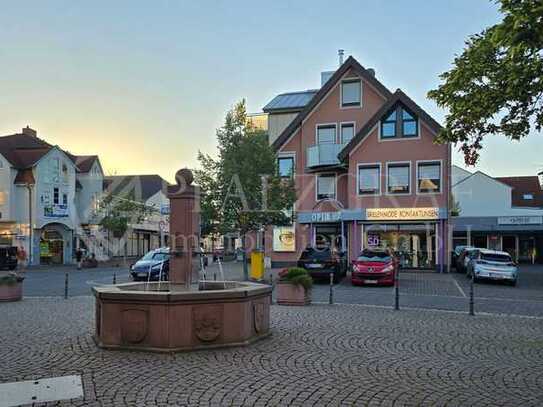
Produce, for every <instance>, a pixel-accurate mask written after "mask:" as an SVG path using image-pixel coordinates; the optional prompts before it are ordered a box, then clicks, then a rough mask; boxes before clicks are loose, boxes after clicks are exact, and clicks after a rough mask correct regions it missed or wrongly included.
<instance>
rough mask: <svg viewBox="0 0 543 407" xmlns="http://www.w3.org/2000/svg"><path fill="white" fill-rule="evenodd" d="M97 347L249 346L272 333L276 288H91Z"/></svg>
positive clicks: (225, 284) (219, 284) (222, 284)
mask: <svg viewBox="0 0 543 407" xmlns="http://www.w3.org/2000/svg"><path fill="white" fill-rule="evenodd" d="M92 291H93V293H94V296H95V297H96V332H95V336H94V338H95V341H96V343H97V344H98V346H100V347H102V348H109V349H135V350H149V351H163V352H175V351H186V350H194V349H204V348H215V347H224V346H241V345H248V344H250V343H252V342H254V341H255V340H258V339H261V338H264V337H266V336H268V335H269V334H270V302H271V293H272V287H271V286H269V285H264V284H257V283H249V282H236V281H206V282H200V284H199V286H194V287H190V288H187V287H185V285H184V284H175V283H168V282H161V283H158V282H152V283H126V284H117V285H108V286H101V287H93V288H92Z"/></svg>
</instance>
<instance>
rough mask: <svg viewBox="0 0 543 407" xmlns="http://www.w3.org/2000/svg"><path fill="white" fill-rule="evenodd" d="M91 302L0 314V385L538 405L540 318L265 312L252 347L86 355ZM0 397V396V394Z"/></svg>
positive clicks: (347, 308) (181, 396)
mask: <svg viewBox="0 0 543 407" xmlns="http://www.w3.org/2000/svg"><path fill="white" fill-rule="evenodd" d="M93 306H94V300H93V298H92V297H77V298H71V299H68V300H62V299H59V298H34V299H25V300H24V301H22V302H18V303H9V304H0V326H1V327H2V331H1V334H0V335H1V344H2V346H1V347H0V366H1V368H0V382H9V381H16V380H28V379H35V378H42V377H54V376H61V375H70V374H79V375H82V378H83V385H84V393H85V396H84V399H83V400H81V399H76V400H71V401H64V402H58V403H49V404H48V405H79V406H83V405H85V406H89V405H90V406H152V405H159V406H165V405H175V406H185V405H187V406H268V405H270V406H272V405H275V406H283V405H285V406H286V405H292V406H297V405H298V406H301V405H304V406H305V405H307V406H311V405H315V406H337V405H357V406H360V405H362V406H364V405H370V406H445V405H447V406H469V405H476V406H541V405H542V404H543V368H542V366H543V351H542V349H543V339H542V338H543V319H538V318H520V317H503V316H475V317H468V316H466V315H465V314H460V313H452V312H440V311H415V310H402V311H393V310H390V309H382V308H375V307H366V306H360V305H334V306H328V305H312V306H309V307H280V306H275V305H274V306H272V329H273V335H272V336H271V337H270V338H269V339H266V340H263V341H260V342H258V343H256V344H254V345H253V346H250V347H245V348H231V349H219V350H211V351H199V352H194V353H177V354H156V353H138V352H123V351H104V350H101V349H98V348H97V347H96V346H95V344H94V342H93V340H92V338H91V335H92V327H93ZM0 397H1V395H0Z"/></svg>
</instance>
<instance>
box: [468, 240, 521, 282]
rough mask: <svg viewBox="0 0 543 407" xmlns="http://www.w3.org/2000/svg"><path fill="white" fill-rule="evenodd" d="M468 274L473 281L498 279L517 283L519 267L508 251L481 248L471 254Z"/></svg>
mask: <svg viewBox="0 0 543 407" xmlns="http://www.w3.org/2000/svg"><path fill="white" fill-rule="evenodd" d="M466 275H467V276H468V277H470V278H471V277H473V281H474V282H477V281H479V280H498V281H504V282H507V283H509V284H511V285H516V284H517V280H518V267H517V265H516V264H515V263H514V262H513V259H511V255H510V254H509V253H507V252H500V251H497V250H488V249H479V250H478V251H477V252H475V253H474V254H472V256H470V261H469V264H468V268H467V272H466Z"/></svg>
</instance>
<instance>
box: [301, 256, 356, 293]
mask: <svg viewBox="0 0 543 407" xmlns="http://www.w3.org/2000/svg"><path fill="white" fill-rule="evenodd" d="M298 267H302V268H304V269H306V270H307V271H308V272H309V275H310V276H311V277H312V278H313V279H314V280H328V279H330V273H333V274H334V277H333V279H334V284H336V283H339V282H340V281H341V278H342V277H344V276H345V275H346V274H347V271H346V270H345V269H344V268H342V267H341V257H340V256H339V255H336V254H334V253H333V252H332V250H331V249H330V248H329V247H325V248H314V247H308V248H306V249H305V250H304V251H303V252H302V255H301V256H300V259H299V260H298Z"/></svg>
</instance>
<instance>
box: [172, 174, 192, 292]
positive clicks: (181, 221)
mask: <svg viewBox="0 0 543 407" xmlns="http://www.w3.org/2000/svg"><path fill="white" fill-rule="evenodd" d="M175 179H176V182H177V184H176V185H171V186H169V187H168V198H169V199H170V252H171V254H172V256H171V258H170V272H169V279H170V281H171V282H172V283H177V284H184V285H185V286H186V287H190V285H191V283H192V263H193V260H192V259H193V254H194V252H195V250H196V249H197V248H198V246H199V244H198V242H199V230H200V189H199V187H198V186H195V185H192V182H193V180H194V177H193V175H192V171H191V170H189V169H188V168H183V169H181V170H179V171H177V173H176V174H175Z"/></svg>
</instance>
